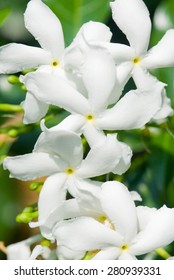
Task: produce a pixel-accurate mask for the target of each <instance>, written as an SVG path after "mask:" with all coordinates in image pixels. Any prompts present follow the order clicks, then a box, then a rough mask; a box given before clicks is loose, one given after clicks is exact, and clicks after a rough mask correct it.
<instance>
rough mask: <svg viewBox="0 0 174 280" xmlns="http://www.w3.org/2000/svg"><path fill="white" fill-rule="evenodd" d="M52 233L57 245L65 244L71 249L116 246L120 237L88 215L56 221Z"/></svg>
mask: <svg viewBox="0 0 174 280" xmlns="http://www.w3.org/2000/svg"><path fill="white" fill-rule="evenodd" d="M53 235H54V236H55V238H56V239H57V243H58V246H67V247H68V248H69V249H71V250H78V251H80V250H82V251H83V250H84V251H91V250H97V249H102V248H105V247H110V246H113V245H115V246H118V245H120V244H121V242H122V237H121V236H120V235H119V234H118V233H116V232H115V231H113V230H111V229H109V228H107V227H106V226H104V225H102V224H101V223H99V222H97V221H95V220H94V219H93V218H90V217H80V218H76V219H73V220H69V221H64V222H60V223H58V224H57V225H56V226H55V228H54V230H53Z"/></svg>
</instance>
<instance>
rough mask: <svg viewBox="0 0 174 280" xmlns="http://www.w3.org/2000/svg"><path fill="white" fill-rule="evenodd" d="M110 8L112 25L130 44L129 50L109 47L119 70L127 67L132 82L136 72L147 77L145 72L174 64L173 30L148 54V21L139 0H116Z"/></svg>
mask: <svg viewBox="0 0 174 280" xmlns="http://www.w3.org/2000/svg"><path fill="white" fill-rule="evenodd" d="M110 5H111V9H112V15H113V19H114V21H115V23H116V24H117V25H118V27H119V28H120V29H121V30H122V31H123V33H124V34H125V35H126V37H127V39H128V41H129V43H130V47H129V46H126V45H121V44H114V43H113V44H111V45H110V50H111V52H112V54H113V55H114V58H115V61H116V62H117V63H118V64H122V66H121V67H129V71H130V75H132V76H133V78H134V80H135V82H138V75H137V73H138V71H139V70H140V71H143V72H144V76H146V75H147V72H146V69H154V68H159V67H169V66H173V65H174V52H173V48H174V29H171V30H168V31H167V32H166V34H165V35H164V37H163V38H162V39H161V41H160V42H159V43H158V44H157V45H156V46H154V47H153V48H152V49H150V50H149V51H147V48H148V45H149V40H150V33H151V21H150V17H149V12H148V10H147V7H146V6H145V4H144V2H143V1H142V0H129V1H127V0H115V1H114V2H111V4H110ZM108 47H109V46H108ZM140 82H141V81H140Z"/></svg>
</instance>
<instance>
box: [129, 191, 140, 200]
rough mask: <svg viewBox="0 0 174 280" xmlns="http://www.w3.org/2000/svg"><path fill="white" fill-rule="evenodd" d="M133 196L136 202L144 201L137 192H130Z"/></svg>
mask: <svg viewBox="0 0 174 280" xmlns="http://www.w3.org/2000/svg"><path fill="white" fill-rule="evenodd" d="M130 194H131V196H132V199H133V200H134V201H142V197H141V196H140V194H139V193H138V192H136V191H131V192H130Z"/></svg>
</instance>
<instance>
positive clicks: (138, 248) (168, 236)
mask: <svg viewBox="0 0 174 280" xmlns="http://www.w3.org/2000/svg"><path fill="white" fill-rule="evenodd" d="M173 224H174V208H172V209H170V208H167V207H166V206H163V207H162V208H160V209H159V210H158V211H155V212H154V214H153V216H152V217H151V219H150V220H149V222H148V223H147V225H146V227H145V228H144V229H143V230H142V231H141V232H140V233H139V235H138V236H137V237H136V239H135V240H134V242H133V245H132V247H131V252H133V253H134V254H135V255H142V254H145V253H148V252H151V251H153V250H155V249H157V248H159V247H163V246H166V245H168V244H170V243H171V242H173V240H174V227H173Z"/></svg>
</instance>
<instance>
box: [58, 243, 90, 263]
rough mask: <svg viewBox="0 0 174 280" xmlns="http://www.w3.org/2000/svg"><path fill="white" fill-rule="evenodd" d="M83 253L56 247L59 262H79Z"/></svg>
mask: <svg viewBox="0 0 174 280" xmlns="http://www.w3.org/2000/svg"><path fill="white" fill-rule="evenodd" d="M85 253H86V252H85V251H73V250H70V249H68V248H67V247H64V246H58V247H57V256H58V259H59V260H81V259H82V258H83V256H84V255H85Z"/></svg>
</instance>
